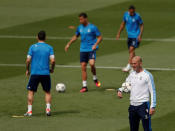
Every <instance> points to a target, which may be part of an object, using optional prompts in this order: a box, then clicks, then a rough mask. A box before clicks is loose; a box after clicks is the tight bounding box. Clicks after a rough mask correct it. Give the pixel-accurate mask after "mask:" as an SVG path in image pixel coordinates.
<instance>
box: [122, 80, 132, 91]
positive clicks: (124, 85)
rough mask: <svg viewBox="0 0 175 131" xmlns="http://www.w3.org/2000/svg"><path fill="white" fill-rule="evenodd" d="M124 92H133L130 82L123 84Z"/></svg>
mask: <svg viewBox="0 0 175 131" xmlns="http://www.w3.org/2000/svg"><path fill="white" fill-rule="evenodd" d="M122 89H123V92H125V93H129V92H130V91H131V84H130V83H129V82H124V83H123V84H122Z"/></svg>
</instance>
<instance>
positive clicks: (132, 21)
mask: <svg viewBox="0 0 175 131" xmlns="http://www.w3.org/2000/svg"><path fill="white" fill-rule="evenodd" d="M125 25H126V31H127V34H128V42H127V43H128V49H129V63H128V64H127V66H126V67H125V68H123V69H122V70H123V71H124V72H128V71H129V70H130V69H131V65H130V64H131V61H132V58H133V57H134V56H135V48H138V47H139V43H140V42H141V40H142V34H143V28H144V26H143V21H142V19H141V16H140V15H139V14H138V13H136V12H135V7H134V6H130V7H129V11H128V12H125V13H124V16H123V21H122V23H121V25H120V29H119V31H118V33H117V36H116V39H117V40H118V39H119V38H120V34H121V32H122V30H123V29H124V27H125Z"/></svg>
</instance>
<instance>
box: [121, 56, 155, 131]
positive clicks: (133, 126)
mask: <svg viewBox="0 0 175 131" xmlns="http://www.w3.org/2000/svg"><path fill="white" fill-rule="evenodd" d="M132 67H133V70H134V71H132V72H131V73H130V75H129V76H128V78H127V79H126V82H129V83H130V84H131V94H130V106H129V121H130V131H138V130H139V123H140V120H142V125H143V128H144V131H152V128H151V115H153V114H154V113H155V107H156V90H155V85H154V79H153V76H152V74H151V73H150V72H148V71H147V70H145V69H143V68H142V59H141V57H139V56H135V57H134V58H133V59H132ZM150 95H151V106H150V104H149V97H150ZM118 97H120V98H122V88H119V90H118Z"/></svg>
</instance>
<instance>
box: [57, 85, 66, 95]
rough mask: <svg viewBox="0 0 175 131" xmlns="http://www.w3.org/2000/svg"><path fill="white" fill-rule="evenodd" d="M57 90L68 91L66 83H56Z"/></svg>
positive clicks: (60, 91)
mask: <svg viewBox="0 0 175 131" xmlns="http://www.w3.org/2000/svg"><path fill="white" fill-rule="evenodd" d="M56 91H57V92H59V93H63V92H65V91H66V86H65V84H63V83H58V84H57V85H56Z"/></svg>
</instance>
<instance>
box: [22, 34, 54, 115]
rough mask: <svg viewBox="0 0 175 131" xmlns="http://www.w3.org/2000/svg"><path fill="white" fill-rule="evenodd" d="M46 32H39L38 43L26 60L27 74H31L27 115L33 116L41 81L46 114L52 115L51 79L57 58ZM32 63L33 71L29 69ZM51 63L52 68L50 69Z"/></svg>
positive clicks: (30, 50) (31, 49)
mask: <svg viewBox="0 0 175 131" xmlns="http://www.w3.org/2000/svg"><path fill="white" fill-rule="evenodd" d="M45 39H46V33H45V31H40V32H39V33H38V43H36V44H33V45H31V46H30V48H29V51H28V55H27V60H26V66H27V68H26V75H27V76H29V75H30V79H29V83H28V85H27V89H28V111H27V112H26V113H25V114H24V115H25V116H32V104H33V97H34V93H35V92H36V91H37V88H38V84H39V83H41V85H42V87H43V90H44V91H45V101H46V115H48V116H50V115H51V113H50V111H51V110H50V106H51V93H50V89H51V80H50V73H53V72H54V67H55V58H54V52H53V48H52V47H51V46H50V45H48V44H46V43H45ZM30 63H31V73H30V71H29V67H30ZM50 64H51V69H50Z"/></svg>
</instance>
